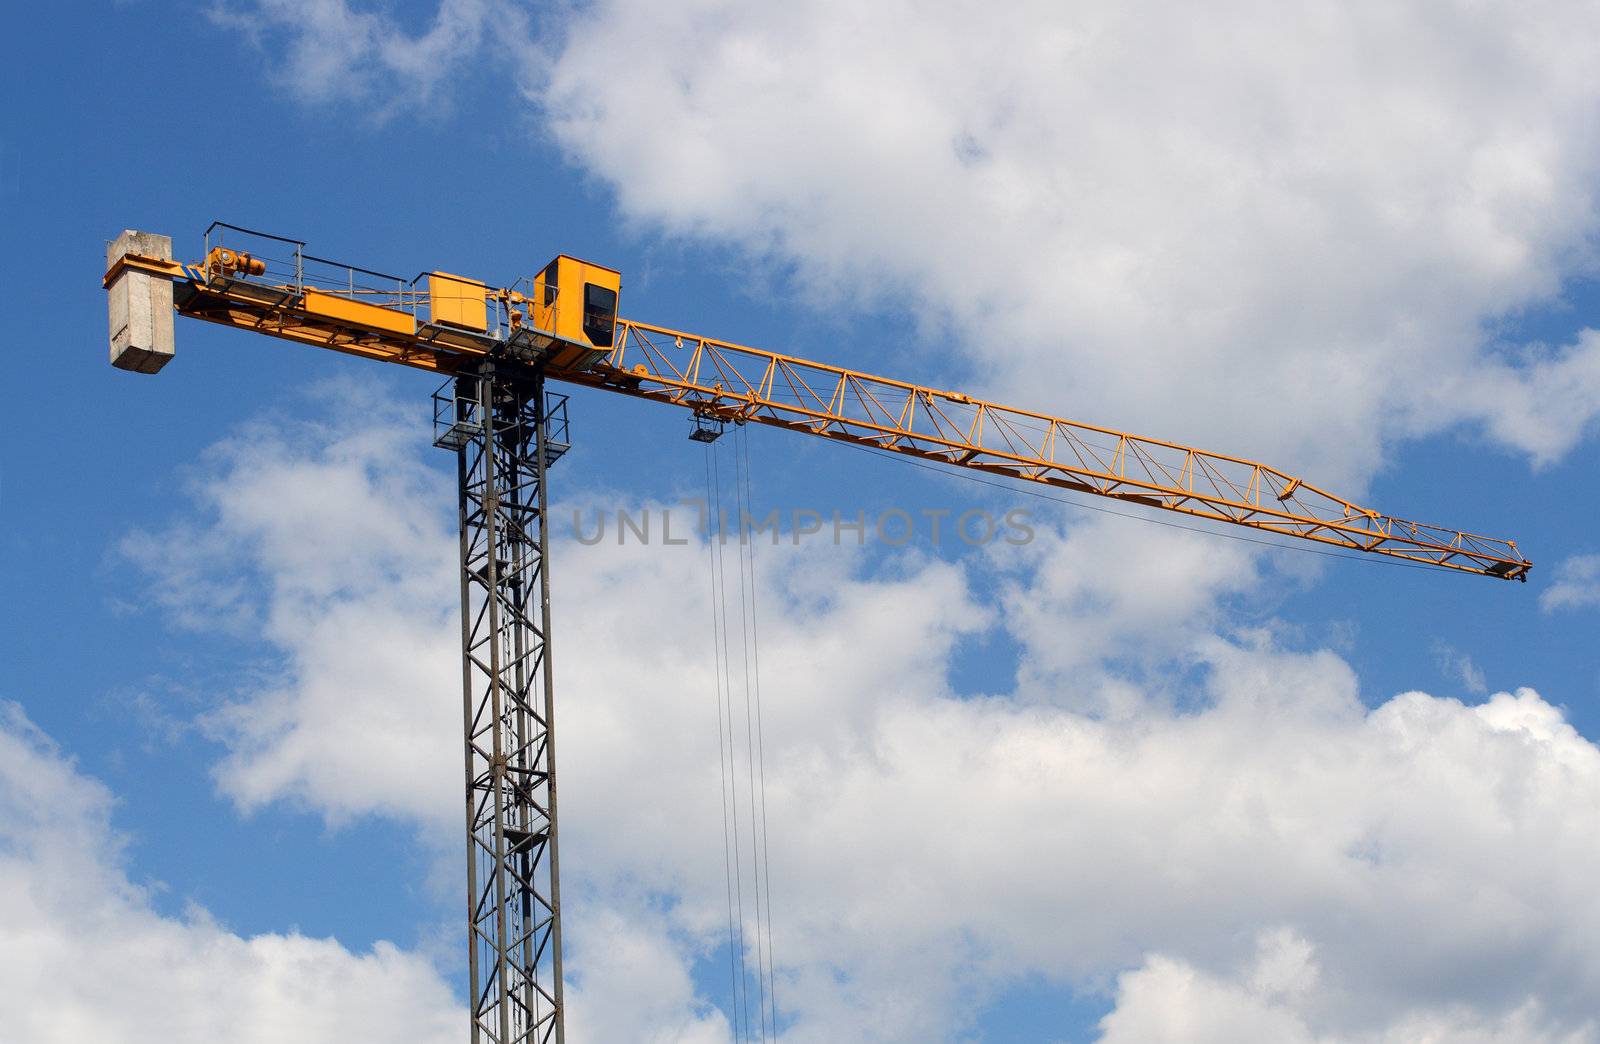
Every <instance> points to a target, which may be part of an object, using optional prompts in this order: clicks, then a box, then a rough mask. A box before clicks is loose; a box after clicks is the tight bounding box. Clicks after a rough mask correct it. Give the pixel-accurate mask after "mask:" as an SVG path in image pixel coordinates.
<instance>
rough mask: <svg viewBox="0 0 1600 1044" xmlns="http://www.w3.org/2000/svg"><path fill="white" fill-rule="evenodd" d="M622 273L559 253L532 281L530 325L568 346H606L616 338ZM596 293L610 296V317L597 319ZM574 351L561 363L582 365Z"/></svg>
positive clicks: (606, 347) (609, 345)
mask: <svg viewBox="0 0 1600 1044" xmlns="http://www.w3.org/2000/svg"><path fill="white" fill-rule="evenodd" d="M621 292H622V275H621V274H620V273H619V272H617V270H616V269H613V268H606V267H605V266H604V265H597V264H593V263H592V262H589V261H580V260H579V259H578V258H575V257H571V256H569V255H567V254H561V255H558V256H557V257H556V259H555V260H554V261H551V262H550V263H549V264H548V265H546V266H545V267H544V269H543V270H542V271H541V272H540V273H539V274H538V275H537V276H535V277H534V280H533V325H534V326H536V327H538V328H539V329H540V330H546V331H549V332H550V333H552V334H554V335H555V336H556V338H557V339H558V340H561V341H564V342H566V343H567V344H568V345H573V346H581V347H587V348H590V349H609V348H610V347H611V346H612V343H613V341H614V337H615V319H616V309H617V299H618V297H619V295H620V294H621ZM597 294H598V295H600V296H603V295H606V294H609V295H610V299H609V313H610V314H609V320H607V321H599V320H598V319H597V316H596V311H595V309H594V307H593V305H594V303H595V302H594V298H595V297H596V296H597ZM582 355H583V353H574V354H573V355H572V356H571V357H570V358H569V359H567V360H564V361H563V365H572V366H578V365H582V364H583V363H582Z"/></svg>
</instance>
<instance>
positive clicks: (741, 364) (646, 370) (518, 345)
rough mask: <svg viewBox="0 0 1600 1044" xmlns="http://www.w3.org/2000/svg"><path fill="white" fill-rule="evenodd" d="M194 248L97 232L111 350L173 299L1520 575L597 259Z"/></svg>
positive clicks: (130, 364) (1306, 486) (253, 244)
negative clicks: (374, 258) (801, 345)
mask: <svg viewBox="0 0 1600 1044" xmlns="http://www.w3.org/2000/svg"><path fill="white" fill-rule="evenodd" d="M202 257H203V259H204V260H202V261H201V262H199V263H196V264H190V265H183V264H180V263H177V262H174V261H173V260H172V244H171V240H170V239H168V238H167V237H165V236H159V235H154V234H151V233H146V232H133V231H127V232H124V233H122V235H121V236H119V237H118V238H117V239H116V240H115V241H114V242H113V243H112V244H111V245H110V247H109V248H108V251H107V257H106V262H107V271H106V275H105V280H104V284H105V286H106V288H107V289H108V290H109V291H110V308H111V361H112V363H113V365H116V366H119V367H121V368H123V369H128V370H135V371H138V372H143V373H154V372H156V371H158V370H159V369H160V368H161V367H162V366H164V365H165V364H166V362H167V361H168V360H170V359H171V358H172V355H173V351H174V346H173V333H172V315H173V313H174V311H175V312H176V313H177V314H179V315H184V316H188V317H191V318H196V319H204V320H206V321H208V322H215V323H221V324H223V325H226V326H233V327H237V328H239V329H245V330H251V331H254V332H256V333H264V334H268V335H270V336H273V337H278V338H282V339H285V340H291V341H298V342H300V343H302V344H310V345H314V346H316V347H320V348H331V349H333V350H335V351H340V352H345V353H348V354H351V355H358V356H362V357H365V358H369V359H376V360H380V361H384V362H393V363H401V364H403V365H406V366H412V367H417V368H420V369H427V370H434V371H437V372H441V373H446V374H454V373H460V372H470V371H471V369H472V367H474V366H477V365H479V364H480V363H481V362H482V361H483V360H484V359H485V358H492V359H496V360H503V361H504V362H505V363H507V364H510V365H523V366H527V367H530V368H533V369H536V370H537V371H538V372H540V373H542V374H543V375H544V376H546V377H548V378H551V379H554V380H560V381H566V382H570V383H575V384H583V385H588V386H590V387H596V388H604V389H606V390H609V391H614V392H619V393H621V394H626V395H631V396H634V397H637V398H645V399H653V400H655V401H657V402H664V403H669V404H671V405H675V406H680V407H683V408H686V409H688V410H690V411H691V412H692V413H693V414H694V415H695V416H698V417H702V418H715V419H717V420H719V421H735V422H739V423H744V422H755V423H760V424H768V425H772V426H775V427H783V428H789V429H791V430H794V431H799V432H803V433H805V434H809V435H816V436H821V437H824V438H830V439H835V440H840V441H845V442H851V443H855V444H858V445H864V446H868V447H872V448H875V449H879V450H883V451H886V452H890V453H897V454H903V455H907V456H913V457H919V458H922V459H925V460H929V461H934V462H938V463H942V464H949V465H953V466H957V467H962V468H967V469H969V470H974V471H981V472H986V473H989V474H997V475H1004V476H1008V477H1010V478H1013V479H1017V480H1020V481H1025V482H1035V483H1040V484H1043V485H1049V486H1055V487H1059V488H1062V489H1068V490H1073V491H1076V492H1081V493H1091V494H1094V495H1096V496H1101V497H1106V498H1110V499H1114V500H1123V501H1128V502H1131V503H1135V504H1139V505H1143V506H1146V507H1153V508H1160V509H1162V510H1166V511H1173V512H1177V513H1180V514H1187V515H1192V516H1195V517H1199V518H1206V519H1211V520H1214V521H1218V522H1227V523H1230V524H1233V525H1238V526H1244V527H1247V528H1251V529H1256V530H1260V531H1263V532H1267V533H1276V534H1279V535H1282V536H1289V537H1294V538H1296V539H1300V540H1306V541H1311V542H1315V543H1320V544H1325V545H1331V546H1334V547H1340V548H1346V549H1350V550H1355V551H1362V552H1367V553H1371V554H1375V555H1381V556H1386V557H1390V558H1397V559H1403V560H1406V561H1410V562H1416V563H1422V564H1426V565H1433V566H1438V567H1441V568H1443V569H1448V570H1453V571H1458V572H1467V573H1476V574H1480V575H1484V576H1490V577H1497V578H1500V579H1514V580H1523V581H1525V580H1527V578H1528V572H1529V570H1530V569H1531V568H1532V566H1533V563H1532V562H1531V561H1529V560H1528V559H1527V558H1525V557H1524V556H1523V555H1522V554H1521V553H1520V551H1519V550H1518V549H1517V546H1516V543H1515V542H1514V541H1511V540H1503V539H1499V538H1494V537H1486V536H1480V535H1477V534H1473V533H1467V532H1464V531H1461V530H1455V529H1450V528H1447V527H1442V526H1434V525H1427V524H1424V523H1419V522H1411V521H1407V520H1403V519H1398V518H1393V517H1390V516H1387V515H1383V514H1380V513H1379V512H1377V511H1374V510H1372V509H1370V508H1365V507H1361V506H1358V505H1356V504H1355V503H1353V502H1351V501H1349V500H1347V499H1345V498H1342V497H1338V496H1335V495H1334V494H1332V493H1329V492H1327V491H1325V490H1322V489H1320V488H1318V487H1317V486H1315V485H1312V484H1311V483H1309V482H1306V481H1304V480H1303V479H1302V478H1301V477H1299V476H1291V475H1289V474H1288V473H1286V472H1283V471H1280V470H1278V469H1275V468H1271V467H1268V466H1267V465H1264V464H1259V463H1256V462H1254V461H1251V460H1247V459H1245V458H1242V457H1233V456H1229V455H1226V454H1218V453H1210V452H1207V451H1204V450H1200V449H1196V448H1194V447H1191V446H1185V445H1182V444H1180V443H1175V442H1168V441H1165V440H1161V439H1152V438H1146V437H1143V436H1137V435H1132V434H1128V433H1126V432H1120V431H1116V430H1114V429H1111V428H1105V427H1100V426H1097V425H1091V424H1083V423H1080V422H1077V421H1071V420H1067V419H1064V418H1060V417H1054V416H1051V415H1049V414H1044V413H1039V412H1035V411H1031V410H1023V409H1017V408H1014V407H1009V406H1004V405H1000V404H998V403H991V402H986V401H984V400H982V399H979V398H977V397H974V396H970V395H966V394H963V393H960V392H954V391H943V390H939V389H935V388H930V387H926V386H923V385H918V384H914V383H910V382H906V381H899V380H895V379H892V378H886V377H878V376H874V375H871V374H867V373H862V372H859V371H855V370H851V369H848V368H846V367H841V366H834V365H830V364H827V363H820V362H815V361H812V360H808V359H801V358H797V357H794V356H787V355H783V354H781V353H778V352H772V351H768V350H765V349H759V348H751V347H747V346H744V345H739V344H735V343H732V342H729V341H721V340H717V339H714V338H709V337H704V336H700V335H697V334H691V333H687V332H684V331H681V330H675V329H672V328H670V327H664V326H656V325H653V324H649V323H643V322H637V321H633V320H628V319H622V318H619V317H618V315H617V305H618V297H619V294H620V291H621V277H620V275H619V274H618V272H617V271H616V270H615V269H611V268H606V267H604V266H601V265H596V264H593V263H591V262H587V261H582V260H579V259H578V258H575V257H571V256H569V255H566V254H561V255H559V256H557V257H556V258H555V259H554V260H553V261H551V262H550V263H549V264H548V265H546V266H545V267H544V268H543V269H541V270H540V271H539V272H538V274H537V275H535V276H534V277H533V278H532V279H531V280H524V281H522V282H520V283H518V284H515V285H513V286H511V287H508V288H497V287H494V286H490V285H488V284H486V283H483V282H480V281H478V280H476V279H472V278H469V277H466V276H459V275H452V274H449V273H445V272H424V273H421V274H419V275H418V276H416V277H415V278H413V279H411V280H405V279H401V278H399V277H396V276H392V275H385V274H383V273H379V272H375V271H371V270H368V269H362V268H357V267H354V266H351V265H346V264H342V263H338V262H333V261H328V260H326V259H322V258H317V257H313V256H311V255H309V254H307V253H306V252H305V244H304V243H303V242H301V241H298V240H293V239H287V238H283V237H279V236H272V235H267V234H265V233H260V232H253V231H250V230H248V229H242V228H239V227H237V226H231V225H225V224H221V223H216V224H213V225H212V226H211V228H209V229H208V230H207V232H206V236H205V244H204V250H203V253H202Z"/></svg>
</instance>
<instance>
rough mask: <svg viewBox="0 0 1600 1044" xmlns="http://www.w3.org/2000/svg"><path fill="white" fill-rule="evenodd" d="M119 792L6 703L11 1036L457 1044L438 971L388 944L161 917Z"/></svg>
mask: <svg viewBox="0 0 1600 1044" xmlns="http://www.w3.org/2000/svg"><path fill="white" fill-rule="evenodd" d="M112 803H113V799H112V796H111V794H110V793H109V792H108V791H107V790H106V789H105V787H104V786H102V785H101V784H100V783H98V782H96V781H95V780H93V779H90V778H87V777H85V776H83V775H81V774H80V773H79V772H78V771H77V770H76V769H75V767H74V766H73V765H72V763H71V762H70V761H69V760H67V759H66V758H64V757H63V756H62V754H61V752H60V751H59V750H58V749H57V748H56V747H55V746H54V745H53V744H52V743H51V742H50V741H49V740H48V739H47V738H46V737H45V736H44V735H42V734H41V733H40V732H39V731H38V730H37V729H36V728H35V727H34V726H33V725H32V724H31V723H29V722H28V721H27V719H26V718H25V717H23V715H22V712H21V710H20V709H19V708H18V707H17V706H16V705H15V704H10V703H5V704H0V1040H7V1041H28V1042H29V1044H54V1042H60V1044H66V1042H69V1041H82V1040H100V1041H114V1042H117V1044H141V1042H149V1044H156V1042H162V1044H165V1042H167V1041H174V1040H183V1041H189V1040H196V1041H198V1040H229V1041H240V1042H245V1044H252V1042H260V1044H266V1042H268V1041H285V1040H294V1041H307V1042H312V1041H322V1042H328V1044H335V1042H342V1041H350V1040H371V1039H380V1040H414V1041H439V1042H443V1041H453V1040H459V1039H460V1035H461V1026H462V1023H464V1022H465V1020H466V1015H465V1012H464V1011H463V1010H461V1009H460V1008H459V1007H458V1006H457V1004H456V1002H455V1000H454V998H453V997H452V996H451V993H450V989H449V986H448V984H447V983H445V981H444V980H443V979H441V978H440V977H439V975H438V973H437V972H436V971H435V970H434V968H433V966H432V965H431V964H430V963H429V962H428V961H426V960H424V959H422V958H420V957H418V956H417V955H415V954H413V953H409V952H407V951H405V950H402V949H400V948H398V947H396V946H394V945H392V944H390V943H386V942H380V943H378V944H376V945H375V946H374V947H373V948H372V950H371V951H369V952H367V953H352V952H351V951H349V950H347V949H345V948H344V947H343V946H341V945H340V944H339V943H338V942H337V941H335V940H333V939H312V938H307V937H306V936H303V935H300V934H298V933H295V932H290V933H287V934H261V935H254V936H248V937H246V936H240V935H237V934H235V933H233V932H231V931H229V930H228V929H227V928H226V927H225V926H223V925H220V924H218V923H216V922H215V921H214V920H212V919H211V917H210V916H209V915H208V914H207V913H206V912H205V911H204V910H200V909H191V910H190V911H189V912H188V913H187V914H185V915H184V917H183V918H181V919H174V918H168V917H163V916H161V915H160V914H158V913H156V912H155V911H154V910H153V909H152V908H151V906H150V902H149V899H148V896H147V894H146V892H145V890H144V889H143V888H141V887H140V886H138V885H135V884H133V883H132V882H130V881H129V879H128V877H127V875H126V873H125V871H124V869H123V858H122V851H123V841H122V837H121V835H120V834H119V833H118V831H117V830H116V828H115V827H114V826H113V825H112V822H111V808H112Z"/></svg>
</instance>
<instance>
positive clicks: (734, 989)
mask: <svg viewBox="0 0 1600 1044" xmlns="http://www.w3.org/2000/svg"><path fill="white" fill-rule="evenodd" d="M705 463H706V507H707V510H708V511H709V509H710V506H711V504H712V501H713V497H714V493H715V487H714V485H713V482H712V456H711V447H710V446H709V445H707V446H706V461H705ZM706 532H707V541H706V558H707V561H708V562H709V572H710V574H711V648H712V659H713V668H712V682H713V684H714V685H715V686H716V693H717V767H718V769H719V770H720V772H721V784H720V786H719V788H718V794H719V796H720V797H721V799H722V873H723V883H724V885H725V887H726V890H727V899H728V989H729V996H730V998H731V1002H732V1006H733V1017H732V1019H731V1020H730V1022H731V1023H732V1027H733V1032H734V1035H735V1037H737V1036H738V1035H739V1012H740V1010H741V1007H743V1005H741V1004H740V996H739V970H740V966H741V965H742V963H743V947H742V945H741V942H740V938H741V933H742V931H743V926H742V924H741V925H740V926H739V927H737V928H736V927H735V923H736V922H735V921H734V903H733V847H732V845H731V844H730V843H729V840H728V833H729V819H728V760H729V759H728V747H727V743H726V742H725V740H724V734H723V722H724V720H725V715H724V714H723V691H724V686H723V679H724V675H725V673H726V672H725V670H724V667H723V664H724V662H725V657H724V649H723V643H722V630H721V624H720V621H719V614H720V607H721V604H722V599H721V594H720V591H719V590H718V588H719V587H720V584H719V583H718V577H717V555H716V549H715V548H714V547H713V546H712V544H711V541H710V532H711V526H710V523H709V520H708V522H707V525H706ZM732 695H733V694H732V693H731V692H729V693H728V697H729V699H730V700H731V699H732ZM741 916H742V915H741Z"/></svg>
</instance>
